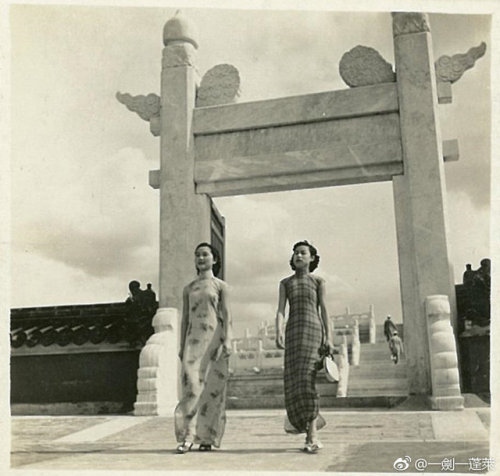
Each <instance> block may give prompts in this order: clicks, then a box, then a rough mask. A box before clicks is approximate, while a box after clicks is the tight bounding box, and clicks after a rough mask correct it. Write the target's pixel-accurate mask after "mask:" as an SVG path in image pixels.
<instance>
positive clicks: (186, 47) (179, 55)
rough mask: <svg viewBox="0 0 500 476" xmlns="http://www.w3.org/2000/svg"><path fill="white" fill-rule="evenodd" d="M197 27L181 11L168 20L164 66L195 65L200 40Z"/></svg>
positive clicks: (164, 29) (164, 39) (165, 32)
mask: <svg viewBox="0 0 500 476" xmlns="http://www.w3.org/2000/svg"><path fill="white" fill-rule="evenodd" d="M197 36H198V33H197V31H196V27H195V26H194V24H192V23H191V22H190V21H189V20H188V19H187V18H186V17H184V15H182V13H181V12H180V11H177V13H176V14H175V16H174V17H173V18H171V19H170V20H168V21H167V22H166V23H165V26H164V27H163V44H164V45H165V48H164V49H163V60H162V66H163V67H164V68H172V67H176V66H195V59H196V50H197V49H198V42H197V41H196V37H197Z"/></svg>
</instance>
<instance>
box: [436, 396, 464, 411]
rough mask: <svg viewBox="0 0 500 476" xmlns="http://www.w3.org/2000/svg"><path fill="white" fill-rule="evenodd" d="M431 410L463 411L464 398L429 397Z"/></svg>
mask: <svg viewBox="0 0 500 476" xmlns="http://www.w3.org/2000/svg"><path fill="white" fill-rule="evenodd" d="M429 401H430V404H431V408H432V409H433V410H444V411H453V410H463V409H464V397H462V396H460V397H429Z"/></svg>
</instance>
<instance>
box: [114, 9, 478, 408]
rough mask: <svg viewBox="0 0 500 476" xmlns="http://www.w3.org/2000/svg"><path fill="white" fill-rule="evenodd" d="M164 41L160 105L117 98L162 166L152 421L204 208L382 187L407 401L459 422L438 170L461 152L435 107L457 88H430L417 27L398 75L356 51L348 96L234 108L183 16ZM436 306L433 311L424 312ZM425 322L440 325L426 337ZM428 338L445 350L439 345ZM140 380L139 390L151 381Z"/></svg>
mask: <svg viewBox="0 0 500 476" xmlns="http://www.w3.org/2000/svg"><path fill="white" fill-rule="evenodd" d="M163 33H164V34H163V41H164V45H165V48H164V50H163V58H162V79H161V95H160V96H159V97H158V96H156V95H154V94H150V95H148V96H137V97H131V96H130V95H126V94H125V95H121V94H118V95H117V97H118V99H119V100H120V101H121V102H123V103H124V104H126V105H127V107H128V108H129V109H131V110H133V111H135V112H137V113H138V114H139V115H140V116H141V117H142V118H143V119H146V120H148V121H149V122H150V128H151V132H152V133H153V134H154V135H156V136H160V140H161V147H160V150H161V166H160V170H156V171H151V172H150V185H151V186H153V187H154V188H159V189H160V287H159V300H160V309H159V311H158V314H157V316H156V317H155V322H156V323H157V325H158V326H159V327H161V329H160V330H161V332H159V333H158V334H156V335H155V336H153V337H154V338H155V339H156V340H155V342H152V344H155V345H159V346H160V347H161V348H162V349H163V350H162V351H161V352H163V353H162V354H161V357H160V354H159V353H158V352H159V351H158V352H157V351H155V352H156V354H155V352H152V351H151V352H150V354H151V355H152V357H151V359H153V361H154V362H153V364H151V365H150V366H149V367H148V365H147V364H146V363H144V366H145V367H146V368H154V367H155V366H156V367H158V368H159V366H160V363H159V362H160V360H161V361H162V362H163V364H161V365H163V368H164V369H165V370H163V372H164V374H163V377H162V378H163V379H164V381H168V388H169V390H170V391H169V396H166V395H165V396H164V397H161V398H163V400H162V402H163V403H162V405H161V408H167V407H173V406H174V405H175V401H176V392H172V390H173V389H174V388H176V383H177V369H176V366H175V365H173V364H172V363H173V362H175V361H176V349H177V320H178V314H179V312H178V311H179V309H180V307H181V296H182V286H183V285H184V284H185V283H186V282H187V281H188V279H189V277H190V276H189V275H187V273H188V272H189V270H188V269H187V267H186V263H187V262H190V261H191V253H192V249H193V247H194V246H195V244H196V243H198V242H201V241H208V240H210V236H211V222H212V218H211V216H212V206H213V205H212V201H211V197H218V196H227V195H236V194H249V193H257V192H269V191H281V190H293V189H303V188H313V187H324V186H335V185H343V184H355V183H366V182H372V181H383V180H385V181H392V184H393V191H394V203H395V217H396V232H397V238H398V255H399V269H400V281H401V294H402V296H401V297H402V309H403V320H404V325H405V341H406V350H407V362H408V375H409V389H410V393H412V394H421V395H428V396H431V395H432V396H433V406H434V407H435V408H453V409H456V408H461V407H462V402H463V400H462V397H461V396H460V386H459V382H458V369H457V362H456V361H457V359H456V350H455V342H454V337H453V332H452V328H451V326H450V320H449V319H450V316H451V322H452V323H453V322H454V320H455V317H454V316H455V291H454V281H453V274H452V270H451V266H450V262H449V257H448V245H447V239H446V210H445V201H446V200H445V198H446V197H445V185H444V164H443V158H444V159H445V160H446V159H447V158H448V159H451V158H453V156H454V155H455V150H454V148H456V144H455V142H453V141H452V142H446V143H445V144H444V146H443V144H442V143H441V137H440V131H439V124H438V120H437V104H438V101H439V102H449V101H450V100H451V88H450V83H451V82H452V81H453V78H451V79H450V78H449V77H447V76H446V74H444V73H446V71H444V70H443V69H441V70H440V71H439V70H438V73H439V72H440V73H443V71H444V73H443V74H444V76H443V74H438V77H437V78H436V69H435V65H434V61H433V56H432V44H431V33H430V29H429V25H428V20H427V16H426V14H423V13H394V14H393V36H394V49H395V63H396V64H395V68H396V74H395V73H394V72H393V71H392V67H391V65H389V64H387V63H386V62H385V61H384V60H383V59H382V58H381V57H380V56H379V55H378V53H377V52H376V51H375V50H372V49H371V48H366V47H356V48H354V49H353V50H351V51H350V52H349V53H346V55H344V57H343V58H342V60H341V65H340V66H341V74H342V76H343V78H344V80H345V81H346V82H347V84H348V85H349V86H351V88H350V89H345V90H337V91H327V92H323V93H315V94H306V95H301V96H293V97H285V98H278V99H271V100H266V101H254V102H247V103H240V104H238V103H236V102H235V100H236V96H237V94H238V88H239V75H238V72H237V70H236V69H235V68H234V67H232V66H230V65H218V66H216V67H214V68H212V69H211V70H210V71H208V73H207V74H206V75H205V76H204V77H203V79H202V81H201V84H200V86H199V87H198V86H197V83H196V72H195V58H196V49H197V47H198V45H197V41H196V37H195V34H194V29H193V27H192V26H191V24H190V23H189V22H188V21H187V20H186V19H185V18H183V17H182V15H177V16H175V17H174V18H172V19H170V20H169V21H168V22H167V23H166V25H165V28H164V32H163ZM471 51H472V50H471ZM469 53H470V52H469ZM482 53H484V50H483V52H482ZM482 53H481V52H480V51H479V52H477V51H476V52H474V54H473V56H474V55H475V58H477V57H479V56H481V54H482ZM469 67H470V66H469ZM464 69H465V68H464ZM462 73H463V71H462ZM460 75H461V73H460ZM396 76H397V79H396ZM455 80H456V79H455ZM443 150H444V153H443ZM298 174H300V181H298V179H297V177H298ZM179 230H182V232H179ZM434 295H439V296H441V298H440V299H441V300H440V301H439V302H440V303H441V305H438V306H437V307H436V305H434V306H432V305H431V306H430V307H429V305H427V307H426V302H427V301H426V300H427V298H428V297H429V296H434ZM432 302H435V300H434V301H432ZM432 316H434V317H432ZM439 316H441V317H439ZM443 316H444V317H443ZM432 319H435V320H436V319H437V321H439V322H440V323H441V324H442V325H441V324H440V326H438V327H437V328H435V329H434V330H432V329H431V326H430V322H431V321H432ZM437 321H436V322H437ZM436 329H437V330H436ZM433 332H440V333H441V334H443V336H444V337H443V336H441V337H440V339H441V340H439V339H438V340H435V339H434V337H433V334H432V333H433ZM433 339H434V340H433ZM433 346H434V347H433ZM161 352H160V353H161ZM146 353H147V352H146ZM439 353H441V354H440V355H438V356H437V357H438V358H434V357H435V355H434V354H436V355H437V354H439ZM142 357H143V356H141V358H142ZM144 359H145V360H147V357H146V356H144ZM155 359H156V360H155ZM141 366H143V364H142V363H141ZM144 366H143V367H144ZM142 370H143V378H148V379H151V378H153V379H154V378H157V379H159V378H160V377H159V374H158V372H157V373H155V372H154V371H153V370H150V371H149V372H150V373H151V375H150V374H148V372H147V371H144V369H142ZM139 372H141V369H140V370H139ZM153 374H154V375H153ZM139 380H141V374H140V375H139ZM141 385H142V386H143V387H144V386H147V385H146V384H141ZM141 385H139V387H141ZM152 385H153V384H152ZM163 386H164V384H161V385H160V384H158V385H156V387H154V385H153V387H154V388H155V389H156V390H154V392H153V394H151V395H152V396H151V399H152V400H151V402H150V401H148V398H149V397H146V398H145V400H144V401H142V402H141V401H138V403H137V404H136V410H137V405H139V407H140V405H142V404H144V405H143V407H144V412H148V411H152V412H153V413H154V412H159V411H160V410H158V409H159V408H160V405H159V404H158V403H157V401H158V399H160V397H159V396H158V395H159V392H160V390H157V388H160V387H163ZM155 399H156V400H155ZM139 400H140V399H139Z"/></svg>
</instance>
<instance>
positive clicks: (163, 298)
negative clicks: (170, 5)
mask: <svg viewBox="0 0 500 476" xmlns="http://www.w3.org/2000/svg"><path fill="white" fill-rule="evenodd" d="M163 43H164V45H165V48H164V49H163V59H162V72H161V100H160V104H161V113H160V117H161V134H160V144H161V145H160V155H161V164H160V165H161V166H160V299H159V301H160V308H161V307H174V308H177V309H181V308H182V289H183V287H184V286H185V285H186V284H187V283H188V282H189V281H190V280H192V279H193V277H194V274H195V268H194V248H195V246H196V245H197V244H198V243H199V242H202V241H207V242H210V199H209V197H208V196H207V195H197V194H196V193H195V184H194V136H193V132H192V117H193V109H194V107H195V99H196V82H197V72H196V69H195V63H194V60H195V53H196V48H197V47H198V44H197V43H196V39H195V32H194V28H193V26H192V25H191V24H189V23H188V22H187V20H186V19H185V18H183V17H182V15H180V14H177V15H176V16H175V17H173V18H172V19H170V20H169V21H168V22H167V23H166V24H165V27H164V30H163Z"/></svg>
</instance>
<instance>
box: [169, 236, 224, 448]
mask: <svg viewBox="0 0 500 476" xmlns="http://www.w3.org/2000/svg"><path fill="white" fill-rule="evenodd" d="M220 264H221V263H220V257H219V254H218V252H217V250H216V249H215V248H214V247H212V245H210V244H208V243H200V244H199V245H198V246H197V247H196V249H195V266H196V270H197V272H198V276H197V278H196V279H195V280H194V281H192V282H191V283H189V284H188V285H187V286H186V287H185V288H184V293H183V311H182V323H181V336H180V340H181V346H180V352H179V357H180V359H181V362H182V370H181V386H182V387H181V388H182V398H181V400H180V402H179V403H178V405H177V407H176V409H175V435H176V438H177V441H178V443H179V445H178V446H177V452H178V453H182V454H183V453H187V452H188V451H190V450H191V448H192V447H193V444H194V443H197V444H199V450H200V451H210V450H211V449H212V446H215V447H217V448H218V447H219V446H220V442H221V439H222V435H223V434H224V428H225V424H226V383H227V379H228V374H229V354H230V349H231V334H230V329H231V318H230V313H229V298H228V286H227V284H226V283H225V282H224V281H222V280H221V279H219V278H217V277H215V275H214V273H215V274H216V273H217V271H218V269H219V268H220Z"/></svg>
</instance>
